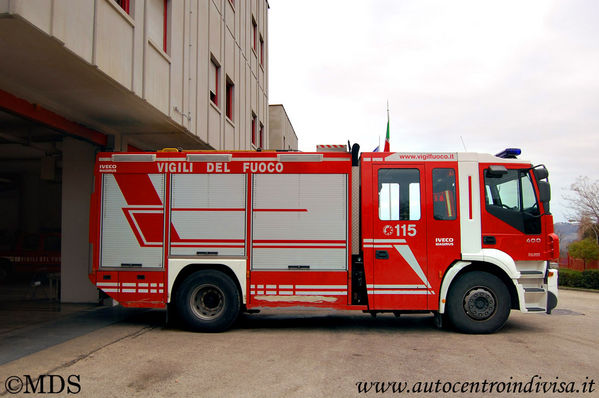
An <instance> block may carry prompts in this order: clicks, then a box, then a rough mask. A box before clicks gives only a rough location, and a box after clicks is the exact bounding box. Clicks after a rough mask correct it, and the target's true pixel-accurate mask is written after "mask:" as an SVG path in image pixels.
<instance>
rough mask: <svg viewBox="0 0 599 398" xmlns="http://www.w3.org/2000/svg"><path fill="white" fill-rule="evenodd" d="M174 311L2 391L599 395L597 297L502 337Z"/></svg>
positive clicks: (306, 317)
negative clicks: (207, 324)
mask: <svg viewBox="0 0 599 398" xmlns="http://www.w3.org/2000/svg"><path fill="white" fill-rule="evenodd" d="M164 315H165V314H164V312H161V311H133V312H131V313H129V314H127V316H125V317H123V318H122V319H120V320H116V321H114V322H112V321H110V322H108V324H106V325H103V326H101V325H100V324H101V322H99V323H97V324H96V326H99V327H93V328H90V330H84V333H75V332H72V334H73V336H71V337H70V338H68V339H66V340H64V341H55V342H54V344H49V345H48V347H43V348H42V349H40V350H38V351H37V352H32V353H25V355H23V356H21V357H20V358H18V359H15V360H12V361H10V362H7V363H5V364H3V365H1V366H0V396H12V395H15V394H12V392H15V391H17V390H18V387H19V386H21V390H20V394H16V395H17V396H32V394H25V393H26V392H27V391H25V389H26V388H28V389H29V390H31V389H32V388H33V386H37V387H36V388H37V392H38V393H39V389H40V387H41V386H45V393H46V394H47V393H48V390H49V389H50V387H52V388H53V389H54V390H55V391H57V390H58V389H59V388H60V387H62V394H63V395H60V396H69V395H73V396H74V395H75V394H76V396H81V397H88V396H89V397H131V396H133V397H136V396H139V397H167V396H177V397H184V396H195V397H281V396H285V397H337V396H339V397H360V396H385V395H389V396H394V395H401V394H408V395H409V396H456V397H458V396H485V397H486V396H503V397H505V396H514V395H525V396H563V395H569V396H577V397H578V396H589V397H590V396H599V388H598V387H597V383H599V344H598V343H599V337H598V331H597V327H598V326H599V294H598V293H591V292H579V291H566V290H562V291H560V303H559V305H558V308H557V309H556V310H554V313H553V314H552V315H546V314H522V313H520V312H518V311H513V312H512V314H511V316H510V319H509V320H508V323H507V324H506V326H505V327H504V328H503V329H502V330H501V331H500V332H498V333H495V334H492V335H465V334H459V333H456V332H453V331H450V330H439V329H436V328H435V327H434V326H433V321H432V316H428V315H411V316H402V317H401V318H395V317H393V316H392V315H384V316H379V317H377V318H372V317H370V315H366V314H362V313H359V312H357V313H354V312H348V311H343V312H333V313H328V312H322V311H318V312H306V311H302V312H299V313H297V312H295V313H293V312H292V313H290V312H284V313H280V312H275V311H268V312H263V313H260V314H255V315H246V316H243V317H242V318H241V319H240V320H239V322H238V323H237V325H236V326H235V327H234V329H232V330H231V331H229V332H226V333H219V334H202V333H191V332H188V331H185V330H181V329H178V328H175V327H173V326H170V325H169V326H167V325H166V324H165V316H164ZM104 316H106V314H104ZM76 320H77V318H76V317H74V318H72V319H71V320H70V321H69V322H70V323H69V326H68V327H67V328H66V329H69V328H71V329H77V328H79V327H80V326H79V325H78V324H77V323H78V322H76ZM86 322H91V323H93V322H94V321H90V320H89V319H87V321H86ZM88 328H89V325H88ZM82 330H83V329H82ZM28 333H30V336H29V338H31V339H35V337H36V336H35V332H34V331H33V330H29V331H28ZM39 333H40V335H38V337H40V338H43V336H44V334H43V333H45V332H44V331H43V330H41V329H40V331H39ZM13 341H16V340H15V339H14V338H13ZM6 343H7V342H6V339H3V336H0V352H2V353H3V352H4V350H5V349H6V347H7V344H6ZM9 346H10V344H9ZM15 347H16V344H15ZM41 375H44V376H42V378H41V379H40V376H41ZM50 375H53V377H52V378H51V377H50ZM28 377H29V379H28ZM28 380H31V382H30V381H28ZM40 380H41V383H38V384H32V382H34V381H37V382H40ZM19 382H20V383H21V384H19ZM44 383H45V384H44ZM50 384H52V386H50ZM7 388H9V389H11V390H12V392H8V391H7V390H6V389H7ZM383 390H384V391H383ZM400 390H401V392H400ZM69 391H70V394H69ZM366 391H368V392H366ZM407 391H409V392H407ZM544 391H545V392H544ZM29 392H30V393H31V391H29ZM514 393H516V394H514ZM54 395H55V396H58V395H56V394H54Z"/></svg>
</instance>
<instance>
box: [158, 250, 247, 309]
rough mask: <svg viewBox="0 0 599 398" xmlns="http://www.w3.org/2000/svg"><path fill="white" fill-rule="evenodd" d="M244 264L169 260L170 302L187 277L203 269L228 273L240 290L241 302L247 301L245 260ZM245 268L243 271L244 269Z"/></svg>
mask: <svg viewBox="0 0 599 398" xmlns="http://www.w3.org/2000/svg"><path fill="white" fill-rule="evenodd" d="M243 263H244V264H243V265H241V264H238V263H231V262H229V261H223V262H219V261H214V260H212V261H210V262H198V261H192V260H188V261H181V260H176V262H174V263H171V262H170V261H169V272H168V276H169V281H168V282H169V290H168V302H169V303H172V300H173V297H174V295H175V292H176V291H177V289H178V288H179V286H181V284H182V283H183V281H184V280H185V279H187V277H189V276H190V275H192V274H193V273H194V272H197V271H203V270H215V271H219V272H222V273H223V274H225V275H227V276H228V277H229V278H231V280H232V281H233V283H235V286H236V287H237V290H238V291H239V295H240V297H241V301H242V302H241V304H242V305H243V304H245V303H246V286H245V285H246V283H245V282H246V280H245V274H246V273H245V261H243ZM242 268H243V271H242ZM240 274H241V275H242V277H241V278H242V280H240Z"/></svg>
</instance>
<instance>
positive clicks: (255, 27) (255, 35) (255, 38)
mask: <svg viewBox="0 0 599 398" xmlns="http://www.w3.org/2000/svg"><path fill="white" fill-rule="evenodd" d="M257 44H258V24H257V23H256V20H255V19H254V17H252V47H253V48H254V51H258V47H257Z"/></svg>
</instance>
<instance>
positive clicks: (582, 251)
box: [568, 239, 599, 269]
mask: <svg viewBox="0 0 599 398" xmlns="http://www.w3.org/2000/svg"><path fill="white" fill-rule="evenodd" d="M568 254H570V257H574V258H580V259H582V261H583V264H584V269H586V268H587V261H589V260H597V259H599V245H597V242H596V241H595V240H594V239H583V240H579V241H576V242H572V243H571V244H570V246H568Z"/></svg>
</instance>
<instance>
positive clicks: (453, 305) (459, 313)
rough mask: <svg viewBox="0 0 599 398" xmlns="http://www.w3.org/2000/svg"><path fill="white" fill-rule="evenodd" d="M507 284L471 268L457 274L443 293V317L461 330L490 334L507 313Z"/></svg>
mask: <svg viewBox="0 0 599 398" xmlns="http://www.w3.org/2000/svg"><path fill="white" fill-rule="evenodd" d="M510 308H511V298H510V293H509V291H508V289H507V286H505V284H504V283H503V281H502V280H501V279H499V278H498V277H496V276H495V275H493V274H489V273H488V272H482V271H473V272H468V273H465V274H463V275H461V276H459V277H458V278H457V279H456V280H455V281H454V283H453V284H452V286H451V288H450V289H449V294H448V295H447V311H446V312H447V316H448V318H449V321H450V322H451V324H452V325H453V326H454V328H455V329H457V330H458V331H460V332H462V333H480V334H484V333H493V332H496V331H498V330H499V329H501V328H502V327H503V325H504V324H505V322H506V321H507V319H508V317H509V315H510Z"/></svg>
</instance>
